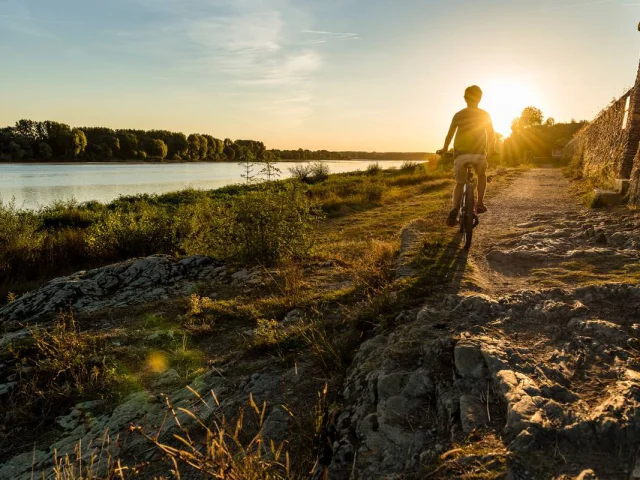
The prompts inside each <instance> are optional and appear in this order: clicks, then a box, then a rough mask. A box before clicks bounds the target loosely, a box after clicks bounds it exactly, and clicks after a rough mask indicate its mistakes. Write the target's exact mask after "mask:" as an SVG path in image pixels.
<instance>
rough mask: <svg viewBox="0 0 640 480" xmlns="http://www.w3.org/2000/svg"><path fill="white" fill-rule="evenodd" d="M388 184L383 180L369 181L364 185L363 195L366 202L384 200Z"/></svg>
mask: <svg viewBox="0 0 640 480" xmlns="http://www.w3.org/2000/svg"><path fill="white" fill-rule="evenodd" d="M386 189H387V186H386V185H385V184H384V183H383V182H367V183H365V184H363V185H362V197H363V200H364V201H365V202H369V203H371V202H379V201H380V200H382V197H383V195H384V192H385V190H386Z"/></svg>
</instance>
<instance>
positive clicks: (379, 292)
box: [0, 165, 512, 478]
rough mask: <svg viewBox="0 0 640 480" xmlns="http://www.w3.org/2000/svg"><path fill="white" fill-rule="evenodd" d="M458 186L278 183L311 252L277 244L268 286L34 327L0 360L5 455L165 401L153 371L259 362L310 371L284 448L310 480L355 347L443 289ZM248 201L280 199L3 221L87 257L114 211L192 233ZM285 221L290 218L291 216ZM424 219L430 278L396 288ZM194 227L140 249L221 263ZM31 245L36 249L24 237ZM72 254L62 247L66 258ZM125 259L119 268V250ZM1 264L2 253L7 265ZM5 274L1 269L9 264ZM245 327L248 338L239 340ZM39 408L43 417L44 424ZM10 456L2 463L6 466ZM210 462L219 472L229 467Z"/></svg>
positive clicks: (192, 200) (191, 195) (349, 178)
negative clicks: (86, 420)
mask: <svg viewBox="0 0 640 480" xmlns="http://www.w3.org/2000/svg"><path fill="white" fill-rule="evenodd" d="M494 176H495V177H496V178H497V182H495V183H493V184H492V185H494V186H493V187H492V188H493V189H494V190H495V189H496V188H497V187H499V185H501V184H502V183H504V182H505V181H507V180H508V179H509V178H511V176H512V172H505V171H500V172H497V173H496V172H494ZM450 177H451V173H450V172H448V171H429V170H426V169H425V168H424V167H423V166H417V165H408V166H407V168H404V169H398V170H379V169H375V168H372V169H370V170H369V171H366V172H356V173H351V174H341V175H332V176H329V177H328V178H326V179H323V180H320V181H317V182H314V183H310V184H295V183H294V182H293V181H286V182H280V183H279V184H277V186H273V187H272V188H275V190H274V191H275V192H285V193H284V194H285V195H292V193H291V191H292V190H290V189H297V190H296V192H297V193H295V195H296V197H295V201H296V202H297V203H296V208H297V210H296V211H297V212H300V211H303V212H306V214H308V217H307V222H308V223H305V225H303V228H304V229H305V234H304V238H303V240H304V242H302V243H304V245H303V246H302V247H300V249H296V250H295V251H292V250H291V249H287V248H284V247H283V248H282V251H283V252H284V254H282V255H276V256H274V257H273V258H272V259H271V260H272V261H270V262H261V263H260V264H259V266H260V268H261V269H262V271H263V273H264V277H265V278H266V281H265V282H264V284H263V285H261V286H257V287H255V288H253V289H251V290H248V289H246V288H245V287H244V286H234V285H232V284H229V283H205V284H202V285H200V286H199V287H198V289H197V292H194V294H192V295H191V296H188V297H185V298H177V299H174V300H168V301H164V302H159V303H156V304H152V305H145V306H140V307H135V308H130V309H127V310H126V311H122V312H120V313H119V314H118V315H117V316H116V317H115V318H114V316H113V314H112V313H109V312H106V313H105V314H97V315H92V316H91V317H90V318H74V317H73V316H69V315H66V316H61V317H60V318H59V319H58V321H57V322H56V323H55V326H54V327H53V328H48V329H41V328H37V327H34V328H33V329H32V330H31V335H30V336H29V337H28V338H26V339H24V340H23V341H20V342H18V343H15V344H11V345H10V346H9V348H8V349H6V348H5V349H4V350H3V351H2V352H0V355H2V356H3V357H4V358H8V359H9V362H8V363H9V364H10V365H12V367H11V368H13V369H16V370H17V373H18V377H19V379H20V381H19V383H20V385H19V388H18V389H17V390H16V391H15V392H14V393H13V394H12V396H11V398H10V400H9V402H8V403H7V404H6V405H5V406H6V407H7V408H6V409H5V413H4V417H3V420H4V422H3V425H4V426H3V427H1V428H0V451H2V452H15V451H16V449H19V447H20V445H23V444H27V443H29V444H31V445H33V443H36V444H45V445H46V442H47V441H48V438H49V435H50V432H51V431H52V429H53V428H54V427H53V425H54V423H53V422H54V420H55V418H56V417H58V416H59V415H63V414H65V412H68V410H69V408H71V407H72V406H73V405H75V404H76V403H78V402H80V401H88V400H95V399H103V400H105V401H106V402H107V404H106V405H107V407H106V408H112V407H113V406H115V405H117V403H118V402H119V401H120V400H121V399H122V398H123V397H124V396H125V395H127V394H129V393H131V392H134V391H139V390H145V391H150V392H156V391H157V393H160V390H158V387H154V379H155V378H157V371H158V369H160V370H161V371H163V370H166V369H169V368H171V369H174V370H176V371H177V372H178V373H179V375H180V378H181V382H182V384H183V385H186V384H188V383H189V382H190V381H191V380H193V379H194V378H195V377H197V376H198V375H200V374H202V373H204V372H207V371H211V370H212V369H215V368H218V367H220V366H221V365H228V364H232V365H234V367H233V368H232V371H231V372H226V375H238V376H241V375H248V374H250V373H251V372H255V371H259V370H260V369H261V368H264V366H265V365H274V364H275V365H282V366H287V365H298V364H303V363H305V364H309V365H310V367H309V368H310V370H309V371H307V373H306V375H305V380H304V381H303V382H302V384H300V385H298V386H297V389H296V394H295V395H294V396H292V397H290V398H288V399H287V408H289V409H290V410H291V411H292V412H295V413H296V417H295V418H296V422H295V426H294V429H293V431H292V434H291V435H292V437H291V439H290V442H289V443H288V447H287V451H288V452H289V454H290V458H291V463H290V465H289V473H288V474H287V475H285V477H286V478H302V477H303V476H304V474H306V473H308V471H309V469H310V468H311V466H312V465H313V462H314V460H315V453H316V444H315V442H316V437H317V433H318V423H319V422H320V420H321V418H319V414H318V408H319V407H318V402H321V403H322V404H324V405H331V404H333V403H334V402H335V401H336V394H337V392H338V391H339V388H340V385H341V383H342V379H343V375H344V373H345V371H346V368H347V367H348V366H349V364H350V363H351V360H352V356H353V355H354V353H355V351H356V349H357V346H358V345H359V344H360V343H361V342H362V341H363V340H365V339H366V338H368V337H369V336H370V335H371V333H372V331H374V330H376V329H388V328H391V327H392V326H393V325H394V321H395V318H396V316H397V313H398V312H399V311H401V310H402V309H404V308H408V307H411V306H413V305H415V304H416V302H420V301H422V300H421V298H423V297H424V296H425V295H428V294H429V291H430V289H431V288H433V287H434V286H435V285H440V286H441V284H442V282H443V281H446V278H447V272H448V271H449V270H450V268H451V265H453V263H452V262H453V260H452V259H453V258H454V257H455V255H456V249H457V248H459V247H456V248H454V249H452V247H451V239H452V238H453V233H451V230H449V229H447V228H446V227H445V225H444V219H445V216H446V213H447V212H448V209H449V201H450V200H449V199H450V195H451V190H452V187H453V181H452V180H451V179H450ZM254 194H255V195H257V197H256V199H257V200H259V201H260V205H262V206H264V205H265V203H264V202H263V200H264V195H272V194H275V195H280V193H265V190H264V187H260V186H253V187H230V188H226V189H222V190H218V191H212V192H200V191H185V192H181V193H178V194H170V195H163V196H158V197H135V198H123V199H120V200H118V201H116V202H114V203H112V204H110V205H104V206H103V205H89V206H79V205H59V206H55V207H52V208H51V209H45V210H43V211H41V212H38V213H36V214H21V213H20V212H16V211H15V210H13V211H12V210H11V209H10V208H9V209H8V208H7V207H6V206H5V207H4V215H5V216H4V217H2V218H3V219H4V220H3V221H4V222H5V224H7V223H8V222H10V221H14V222H15V221H16V218H21V216H22V215H27V216H29V222H33V225H34V228H33V229H32V230H30V234H31V235H36V236H37V235H43V236H45V238H49V236H55V235H64V236H71V235H73V238H75V239H76V240H75V241H76V242H77V243H78V244H81V245H83V246H84V247H83V248H85V249H86V251H88V252H90V253H91V252H93V250H92V249H93V248H95V245H94V244H93V243H92V235H93V233H92V232H95V228H96V225H104V224H105V218H109V217H110V216H112V215H117V214H122V212H136V215H141V217H142V218H144V217H145V215H148V213H147V212H148V211H153V212H154V215H158V214H159V213H158V212H160V213H162V215H163V216H166V218H167V222H166V227H163V228H174V225H173V224H172V222H174V221H177V222H179V223H184V224H189V222H194V219H200V218H202V217H201V216H199V215H203V214H202V210H203V209H205V207H206V208H207V209H208V210H207V212H206V214H207V215H209V216H208V217H205V218H210V216H211V211H214V212H215V211H219V210H216V208H218V207H219V205H220V204H218V203H217V202H223V203H221V204H222V205H225V206H227V207H228V206H229V205H232V204H233V202H241V203H239V204H240V205H242V207H243V208H253V206H254V204H253V203H252V202H251V201H249V200H251V195H254ZM247 198H249V200H247ZM300 206H302V209H300V208H301V207H300ZM274 210H275V211H276V214H278V215H280V214H279V213H278V212H279V210H278V209H277V208H275V207H274V208H272V209H267V213H268V214H272V213H273V211H274ZM185 212H188V214H187V213H185ZM260 212H261V210H259V209H258V213H260ZM149 215H151V214H149ZM162 218H164V217H162ZM185 218H186V220H185ZM252 218H253V217H252ZM278 218H281V217H278ZM283 218H284V220H282V219H281V220H279V222H281V221H285V222H286V221H287V220H286V215H284V217H283ZM417 218H423V219H425V220H426V221H427V225H428V230H429V232H428V234H427V235H426V237H425V249H424V250H423V251H422V252H421V257H420V259H419V260H420V262H421V268H422V269H423V273H424V275H421V276H420V278H418V279H416V280H415V281H412V282H411V283H408V284H401V285H400V286H398V285H397V284H395V283H394V279H395V271H396V259H397V253H398V249H399V234H400V231H401V229H402V227H403V226H404V225H405V224H407V223H408V222H409V221H411V220H414V219H417ZM187 220H189V221H187ZM211 221H212V222H213V220H211ZM156 223H157V222H156ZM214 225H216V223H215V222H214ZM276 227H277V226H276ZM276 227H274V228H275V230H276V231H277V228H276ZM183 228H184V227H183ZM189 228H191V230H189ZM189 228H186V229H185V230H176V231H177V232H178V234H177V237H176V238H177V240H175V241H174V243H171V244H170V245H172V246H177V248H176V249H175V250H174V249H164V250H163V248H164V246H165V245H164V244H159V245H157V244H156V246H155V247H153V249H151V250H147V251H144V252H136V253H139V254H149V253H172V254H189V253H216V252H215V246H216V245H217V243H216V242H217V241H218V240H215V241H214V240H210V241H209V242H202V243H200V244H197V243H196V242H194V240H193V239H194V238H195V237H194V236H193V235H190V234H191V233H193V232H194V231H197V228H196V226H191V227H189ZM60 231H62V232H64V234H60V233H59V232H60ZM171 231H174V230H171ZM209 231H211V230H209ZM72 232H73V233H72ZM185 232H186V233H185ZM155 234H156V233H154V235H155ZM144 235H146V233H145V232H143V234H142V236H141V237H138V238H142V240H139V241H144V238H145V237H144ZM276 236H277V233H276ZM56 238H57V237H56ZM172 238H174V237H172ZM24 242H25V244H26V243H28V242H27V240H26V239H25V241H24ZM45 244H46V241H45V242H43V245H45ZM60 245H66V243H61V244H60ZM278 248H280V247H278ZM199 249H200V250H199ZM98 251H106V250H98ZM64 253H65V250H64V249H62V247H60V249H59V254H60V255H64ZM217 253H221V251H218V252H217ZM222 253H225V252H222ZM3 254H4V255H6V252H3ZM13 254H14V255H15V252H14V253H13ZM225 254H226V257H225V258H227V259H228V260H229V261H230V262H232V264H233V265H237V267H238V268H240V267H241V266H243V265H246V264H247V263H246V260H244V259H243V257H242V256H241V255H238V254H237V252H234V251H231V252H226V253H225ZM118 255H121V257H120V258H122V255H124V253H122V252H121V253H119V254H118ZM118 255H113V254H109V255H104V256H99V255H96V254H95V253H91V255H88V256H87V257H82V258H78V257H73V258H72V259H69V260H68V261H67V262H65V263H64V264H63V265H62V267H61V268H60V269H56V268H53V265H54V264H52V268H50V269H46V270H45V271H36V272H34V275H33V276H31V277H28V278H20V277H18V278H17V279H16V278H14V277H10V276H5V279H4V281H5V287H4V288H5V291H19V290H20V289H21V288H24V287H25V286H27V285H32V284H33V283H35V282H37V281H41V280H42V279H43V278H46V277H49V276H52V275H55V274H58V273H62V272H64V271H67V270H69V269H72V268H77V267H79V266H81V265H87V264H101V263H104V262H106V261H111V260H114V259H117V258H118ZM7 258H10V257H6V256H5V257H3V259H4V261H5V262H7V260H6V259H7ZM4 265H5V268H6V265H7V263H5V264H4ZM253 265H256V263H255V262H254V263H253ZM7 271H9V272H12V270H5V275H7V274H6V272H7ZM293 309H297V310H299V311H300V312H301V319H300V321H299V322H297V323H295V324H294V325H292V326H290V327H288V328H286V329H283V328H282V326H281V323H280V322H281V321H282V320H283V318H284V317H285V316H286V314H287V313H288V312H290V311H291V310H293ZM245 331H252V332H253V334H252V335H251V336H249V337H248V336H246V335H243V334H240V332H245ZM87 359H100V361H95V362H93V363H92V362H88V361H87ZM274 362H275V363H274ZM14 373H16V372H14ZM318 392H324V393H322V394H319V393H318ZM108 405H111V406H112V407H108ZM42 412H47V413H46V415H44V416H43V415H42ZM8 426H11V428H9V427H8ZM218 433H220V432H218ZM205 436H206V435H205ZM18 438H19V440H17V439H18ZM194 441H195V440H194ZM157 447H158V448H160V447H159V446H157ZM221 451H224V449H222V450H221ZM245 453H246V455H244V457H243V458H245V459H246V462H249V463H251V462H254V463H256V465H257V464H262V465H263V466H264V465H266V464H268V463H269V462H266V463H265V462H264V461H263V460H264V459H260V458H257V457H256V455H255V454H256V452H255V451H253V450H252V451H250V452H245ZM225 458H226V457H225ZM234 458H235V457H234ZM4 459H5V457H4V456H2V455H0V462H1V461H3V460H4ZM125 460H126V459H123V461H125ZM208 461H209V462H210V466H211V465H213V464H215V465H219V463H220V462H223V463H224V461H230V460H229V459H228V458H227V460H224V459H220V458H218V459H209V460H208ZM216 462H217V463H216ZM261 462H262V463H261ZM205 463H206V462H205ZM282 465H283V462H273V465H272V466H273V469H274V470H273V471H274V472H280V473H278V474H282V473H283V468H284V467H283V466H282ZM183 467H184V468H185V469H186V470H188V469H189V468H190V467H188V466H187V465H183ZM245 467H246V468H253V467H251V466H247V465H245V466H244V467H243V468H245ZM265 468H266V467H265ZM269 468H270V467H269ZM274 475H275V474H274ZM71 478H73V477H71ZM256 478H257V477H256ZM259 478H270V477H268V476H261V477H259ZM273 478H276V477H275V476H274V477H273Z"/></svg>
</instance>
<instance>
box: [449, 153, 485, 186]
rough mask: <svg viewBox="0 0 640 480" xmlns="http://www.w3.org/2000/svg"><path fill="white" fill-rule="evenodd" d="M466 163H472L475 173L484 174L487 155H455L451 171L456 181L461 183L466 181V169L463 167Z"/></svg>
mask: <svg viewBox="0 0 640 480" xmlns="http://www.w3.org/2000/svg"><path fill="white" fill-rule="evenodd" d="M467 163H470V164H471V165H473V169H474V170H475V171H476V175H484V174H486V173H487V167H488V164H487V156H486V155H477V154H468V155H460V156H459V157H456V160H455V162H454V164H453V173H454V174H455V176H456V183H457V184H458V185H462V184H464V183H465V182H466V181H467V169H466V168H465V167H464V166H465V165H466V164H467Z"/></svg>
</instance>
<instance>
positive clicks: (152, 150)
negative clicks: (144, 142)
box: [147, 139, 169, 160]
mask: <svg viewBox="0 0 640 480" xmlns="http://www.w3.org/2000/svg"><path fill="white" fill-rule="evenodd" d="M147 153H148V154H149V155H151V156H152V157H154V158H159V159H160V160H164V159H165V158H166V156H167V154H168V153H169V148H168V147H167V144H166V143H164V142H163V141H162V140H158V139H156V140H151V141H150V142H149V145H148V146H147Z"/></svg>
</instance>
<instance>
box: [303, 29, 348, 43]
mask: <svg viewBox="0 0 640 480" xmlns="http://www.w3.org/2000/svg"><path fill="white" fill-rule="evenodd" d="M302 33H306V34H310V35H316V36H318V37H320V38H316V39H314V40H311V41H309V42H307V43H326V42H328V41H329V40H360V36H359V35H358V34H357V33H342V32H327V31H323V30H303V31H302Z"/></svg>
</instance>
